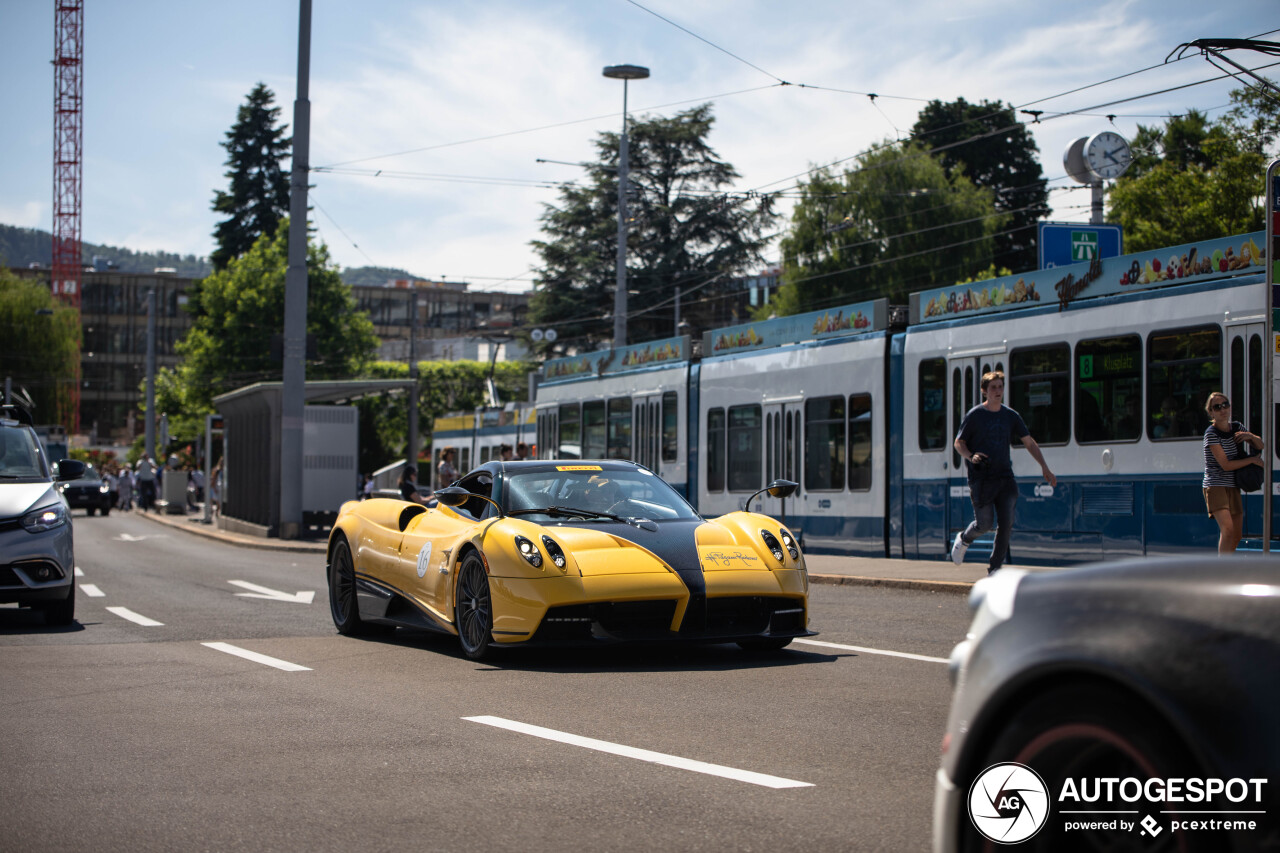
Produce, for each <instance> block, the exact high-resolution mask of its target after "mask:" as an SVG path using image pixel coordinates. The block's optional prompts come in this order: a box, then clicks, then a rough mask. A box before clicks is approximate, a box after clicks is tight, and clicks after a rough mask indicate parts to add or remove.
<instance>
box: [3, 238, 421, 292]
mask: <svg viewBox="0 0 1280 853" xmlns="http://www.w3.org/2000/svg"><path fill="white" fill-rule="evenodd" d="M80 256H81V258H82V259H83V262H84V264H85V265H86V266H92V265H93V263H94V258H98V259H99V263H100V264H102V263H103V262H104V261H105V263H106V264H109V265H112V266H111V267H108V268H114V269H115V270H118V271H119V272H126V273H144V272H145V273H149V272H154V271H155V269H156V268H157V267H166V268H169V269H173V270H175V271H176V272H177V274H178V275H180V276H182V277H184V278H204V277H205V276H207V275H209V274H210V273H212V272H213V265H212V264H210V263H209V259H208V258H205V257H199V256H196V255H180V254H177V253H175V252H135V251H133V250H132V249H124V248H121V247H118V246H104V245H98V244H96V243H81V244H80ZM52 260H53V235H52V234H50V233H49V232H48V231H41V230H40V229H38V228H18V227H16V226H13V225H3V224H0V266H6V267H29V266H31V265H32V264H35V265H37V266H40V267H48V266H49V264H50V263H52ZM397 278H421V276H415V275H413V273H410V272H407V271H405V270H402V269H396V268H394V267H368V266H366V267H347V268H346V269H344V270H343V271H342V280H343V281H344V282H346V283H347V284H348V285H357V284H360V285H385V284H386V283H387V282H388V281H390V280H392V279H397Z"/></svg>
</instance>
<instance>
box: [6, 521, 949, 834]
mask: <svg viewBox="0 0 1280 853" xmlns="http://www.w3.org/2000/svg"><path fill="white" fill-rule="evenodd" d="M74 523H75V535H76V554H77V561H78V564H79V567H80V569H81V570H82V572H83V577H80V578H78V582H79V585H80V588H79V591H78V592H77V597H78V602H77V624H76V625H74V626H73V627H72V628H70V629H49V628H46V627H44V625H43V621H42V618H41V617H40V616H39V614H35V613H32V612H30V611H19V610H17V609H16V608H14V607H12V606H0V709H2V710H3V714H4V720H5V722H4V726H5V729H6V731H5V734H4V736H3V737H2V738H0V767H3V772H2V773H0V801H2V802H4V804H5V808H4V813H5V820H4V822H3V823H4V825H3V827H0V850H14V851H18V850H21V851H44V850H57V851H78V850H84V851H111V850H128V851H150V850H155V851H174V850H183V851H186V850H210V851H236V850H246V851H274V850H280V851H301V850H305V851H309V853H310V851H330V850H334V851H337V850H343V851H347V850H360V851H362V853H363V851H380V850H408V849H429V850H440V851H507V850H510V851H542V850H547V851H552V850H555V851H560V850H591V851H615V850H616V851H635V850H664V851H665V850H680V851H701V850H705V851H756V850H759V851H765V850H770V851H772V850H779V849H796V850H812V851H844V850H858V851H862V850H885V851H915V850H925V849H927V848H928V844H929V831H930V830H929V827H930V816H931V808H932V790H933V774H934V771H935V769H936V767H937V764H938V748H939V741H940V738H941V735H942V732H943V729H944V725H945V722H946V713H947V706H948V702H949V698H950V691H949V686H948V682H947V674H946V665H945V663H944V662H943V659H945V658H946V657H947V655H948V654H949V653H950V651H951V648H952V646H953V645H954V644H955V642H956V641H957V640H958V639H959V638H960V637H962V636H963V634H964V631H965V628H966V625H967V622H968V612H967V608H966V605H965V599H964V597H962V596H956V595H948V594H943V593H929V592H921V591H895V590H890V589H881V588H869V587H854V586H815V587H813V588H812V590H811V607H812V614H813V623H814V627H816V628H817V629H818V630H820V631H821V632H822V633H821V636H819V637H817V638H815V639H816V640H817V641H818V642H820V643H827V644H835V645H816V644H812V643H809V642H797V643H793V644H792V646H791V647H789V648H788V649H786V650H784V651H782V652H776V653H769V654H748V653H745V652H742V651H740V650H739V649H737V647H735V646H707V647H695V648H665V647H664V648H617V647H615V648H609V649H591V650H570V651H554V652H553V651H532V650H528V651H521V652H514V651H513V652H509V653H507V654H505V655H504V656H503V657H501V658H500V659H499V660H497V661H496V662H494V663H493V664H484V665H479V664H475V663H473V662H470V661H468V660H466V659H465V658H463V657H462V656H461V655H460V653H459V652H458V651H457V648H456V641H455V640H453V639H452V638H448V637H442V636H437V635H431V634H425V633H412V632H406V631H403V630H401V631H399V632H397V633H396V634H395V635H394V636H392V637H390V638H388V639H386V640H373V641H371V640H359V639H348V638H345V637H341V636H339V635H338V634H337V633H336V632H335V631H334V629H333V625H332V622H331V621H330V619H329V613H328V599H327V591H326V588H325V585H324V565H323V561H322V558H320V557H317V556H312V555H309V554H291V553H279V552H270V551H265V550H252V549H246V548H238V547H233V546H230V545H224V544H222V543H219V542H214V541H209V540H204V539H199V538H196V537H193V536H189V535H186V534H183V533H181V532H179V531H170V530H167V529H164V528H161V527H159V526H157V525H154V524H151V523H149V522H147V521H145V520H143V519H139V518H137V517H135V516H131V515H123V514H119V513H114V514H112V515H111V516H109V517H108V518H101V517H93V518H85V517H83V516H81V515H80V514H77V515H76V519H75V522H74ZM233 581H239V582H241V583H239V584H236V583H232V582H233ZM246 584H249V585H252V586H246ZM264 590H265V591H264ZM271 591H274V592H275V593H276V594H278V596H277V597H266V598H264V597H250V596H246V595H244V593H252V594H254V595H258V596H271V595H272V592H271ZM90 593H95V594H93V595H91V594H90ZM299 593H301V594H300V595H299ZM307 593H314V595H313V596H308V595H307ZM285 596H287V597H288V599H286V598H285ZM308 599H309V602H308ZM108 608H125V610H123V611H121V610H118V609H117V610H109V609H108ZM138 620H141V622H151V623H161V624H141V623H140V621H138ZM218 643H222V644H228V645H227V646H216V647H215V646H210V645H206V644H218ZM229 647H233V648H229ZM235 650H245V651H248V652H250V653H257V654H259V655H266V656H269V658H270V659H274V660H268V661H266V662H263V661H261V660H254V659H248V658H245V657H241V656H238V655H236V654H233V653H232V652H233V651H235ZM882 652H891V653H898V654H883V653H882ZM900 654H905V655H909V656H908V657H903V656H899V655H900ZM281 666H285V667H286V668H284V669H282V668H279V667H281ZM289 667H292V668H289ZM303 667H305V669H302V668H303ZM476 718H480V719H476ZM528 727H536V728H532V729H530V728H528ZM575 738H576V739H589V740H587V741H583V740H575Z"/></svg>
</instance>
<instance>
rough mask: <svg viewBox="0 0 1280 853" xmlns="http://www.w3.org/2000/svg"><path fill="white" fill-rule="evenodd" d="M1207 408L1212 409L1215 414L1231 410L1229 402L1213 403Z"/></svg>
mask: <svg viewBox="0 0 1280 853" xmlns="http://www.w3.org/2000/svg"><path fill="white" fill-rule="evenodd" d="M1209 408H1210V409H1213V410H1214V411H1215V412H1221V411H1222V410H1223V409H1229V408H1231V402H1230V401H1229V400H1223V401H1222V402H1221V403H1214V404H1213V405H1212V406H1210V407H1209Z"/></svg>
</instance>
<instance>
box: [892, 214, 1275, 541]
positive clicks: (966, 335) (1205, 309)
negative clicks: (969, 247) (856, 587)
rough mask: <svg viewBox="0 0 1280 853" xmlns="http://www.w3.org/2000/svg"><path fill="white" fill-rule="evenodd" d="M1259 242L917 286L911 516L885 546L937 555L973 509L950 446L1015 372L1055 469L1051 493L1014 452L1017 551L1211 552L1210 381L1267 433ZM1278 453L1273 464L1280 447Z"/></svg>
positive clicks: (1257, 512) (905, 481)
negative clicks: (986, 386) (985, 395)
mask: <svg viewBox="0 0 1280 853" xmlns="http://www.w3.org/2000/svg"><path fill="white" fill-rule="evenodd" d="M1262 238H1263V236H1262V235H1261V234H1250V235H1245V236H1243V237H1233V238H1228V239H1224V240H1217V241H1210V242H1206V243H1202V244H1198V245H1194V246H1193V245H1186V246H1179V247H1176V248H1172V249H1164V250H1160V251H1157V252H1148V253H1143V254H1138V255H1129V256H1125V257H1123V258H1112V259H1107V260H1104V261H1095V262H1093V263H1092V264H1077V265H1073V266H1071V267H1065V268H1062V267H1060V268H1058V269H1054V270H1042V271H1038V272H1035V273H1028V274H1025V275H1023V276H1010V277H1006V278H1004V279H996V280H994V281H991V282H980V283H979V284H977V285H972V286H970V287H969V288H963V289H957V288H942V289H938V290H933V291H926V292H924V293H919V294H913V295H912V304H911V311H912V317H911V321H912V322H911V325H910V327H909V328H908V330H907V332H906V333H905V334H904V335H902V336H901V340H900V341H897V342H895V355H894V357H895V358H900V359H901V364H900V367H897V366H895V371H894V372H895V382H896V383H897V385H898V387H900V388H901V395H900V397H899V400H900V401H901V405H902V411H901V418H902V423H903V430H902V439H903V440H902V454H901V457H900V465H901V472H900V475H899V476H897V477H896V479H897V481H898V482H900V489H901V496H900V498H899V499H896V500H895V501H894V504H895V507H896V508H898V509H897V510H896V511H897V512H898V513H899V517H900V521H901V524H900V526H899V527H898V528H896V531H897V533H898V535H894V536H891V538H890V541H889V543H888V544H889V553H890V554H891V555H894V556H898V555H901V556H907V557H924V558H939V557H942V556H943V555H944V554H946V552H947V549H948V548H949V546H950V542H951V539H952V537H953V536H954V535H955V532H956V531H957V530H960V529H962V528H963V527H964V526H965V525H966V524H968V522H969V520H970V519H971V518H972V508H971V505H970V503H969V499H968V486H967V482H966V479H965V472H964V468H963V463H962V462H961V460H960V459H959V457H958V455H957V454H956V453H955V451H954V450H953V448H952V446H951V445H952V441H951V440H952V438H953V437H954V436H955V434H956V432H957V431H958V429H959V423H960V419H961V418H962V417H963V416H964V413H965V412H966V411H968V409H969V408H970V407H972V406H973V405H976V404H977V403H978V402H980V401H981V392H980V390H979V382H980V379H981V376H982V374H983V373H984V372H986V371H988V370H991V369H997V370H1003V371H1004V372H1005V375H1006V382H1005V389H1006V390H1005V402H1006V404H1007V405H1009V406H1011V407H1012V408H1014V409H1015V410H1017V411H1018V412H1019V413H1020V414H1021V415H1022V416H1023V419H1024V420H1025V421H1026V423H1027V427H1028V428H1029V429H1030V430H1031V434H1032V436H1033V437H1034V438H1035V439H1036V441H1037V442H1038V443H1039V445H1040V447H1041V449H1042V450H1043V452H1044V456H1045V460H1046V461H1047V462H1048V464H1049V467H1050V468H1051V469H1052V470H1053V472H1054V473H1055V474H1056V475H1057V477H1058V485H1057V488H1050V487H1049V486H1048V484H1047V483H1044V482H1043V480H1042V479H1041V477H1040V471H1039V466H1038V465H1037V464H1036V463H1035V462H1034V461H1033V460H1031V459H1030V458H1029V456H1030V455H1029V454H1028V453H1026V452H1025V450H1023V449H1022V447H1021V445H1020V444H1016V445H1015V447H1014V450H1013V458H1014V474H1015V476H1016V477H1017V478H1018V481H1019V490H1020V495H1019V500H1018V507H1017V522H1016V525H1015V528H1014V538H1013V543H1012V546H1011V555H1012V559H1013V560H1015V561H1017V562H1024V563H1070V562H1078V561H1083V560H1097V559H1103V558H1110V557H1120V556H1136V555H1143V554H1163V553H1173V552H1183V551H1185V550H1188V549H1212V548H1213V547H1215V546H1216V542H1217V529H1216V525H1215V524H1214V522H1213V521H1212V520H1211V519H1209V518H1208V516H1207V513H1206V511H1205V505H1204V499H1203V496H1202V493H1201V488H1200V483H1201V477H1202V474H1203V468H1204V462H1203V459H1204V457H1203V451H1202V441H1203V435H1204V431H1205V428H1206V427H1207V426H1208V422H1209V419H1208V416H1207V415H1206V413H1205V412H1204V404H1205V400H1206V399H1207V398H1208V396H1209V393H1210V392H1211V391H1215V390H1218V391H1224V392H1225V393H1226V394H1227V395H1228V396H1229V398H1230V399H1231V401H1232V402H1233V404H1234V405H1235V409H1234V412H1233V417H1234V418H1235V419H1236V420H1240V421H1242V422H1244V424H1245V425H1246V427H1247V428H1248V429H1250V430H1252V431H1254V432H1257V433H1258V434H1259V435H1262V434H1263V432H1262V430H1263V411H1262V406H1263V400H1264V395H1263V381H1264V371H1263V358H1264V356H1265V355H1266V353H1267V352H1268V348H1267V347H1266V346H1264V342H1263V340H1262V338H1263V334H1264V329H1265V325H1264V323H1265V314H1264V311H1265V310H1267V309H1268V307H1269V304H1268V303H1269V300H1268V294H1267V292H1266V285H1265V283H1264V278H1263V276H1262V275H1261V274H1260V273H1259V270H1260V269H1261V264H1262V259H1261V252H1260V250H1259V249H1258V243H1257V241H1259V240H1261V239H1262ZM1232 258H1235V259H1236V260H1235V261H1231V260H1230V259H1232ZM1166 259H1167V260H1166ZM1223 259H1227V260H1226V261H1225V262H1224V260H1223ZM1273 439H1274V435H1273ZM1267 452H1268V453H1270V454H1272V456H1271V464H1272V465H1273V466H1274V463H1275V459H1276V456H1275V453H1276V441H1274V440H1271V441H1269V442H1268V451H1267ZM1245 501H1246V520H1245V537H1246V541H1245V542H1243V543H1242V547H1244V548H1248V547H1253V548H1258V547H1260V539H1259V537H1260V535H1261V532H1262V529H1261V528H1262V498H1261V495H1260V494H1255V495H1247V496H1246V497H1245ZM1273 529H1275V528H1274V526H1273ZM1249 540H1252V541H1249ZM981 547H982V546H981V545H979V546H978V548H979V549H981Z"/></svg>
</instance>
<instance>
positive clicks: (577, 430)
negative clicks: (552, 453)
mask: <svg viewBox="0 0 1280 853" xmlns="http://www.w3.org/2000/svg"><path fill="white" fill-rule="evenodd" d="M556 458H557V459H581V458H582V413H581V410H580V407H579V406H578V404H577V403H571V404H569V405H567V406H561V407H560V450H559V452H558V453H557V454H556Z"/></svg>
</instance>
